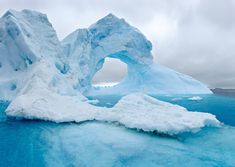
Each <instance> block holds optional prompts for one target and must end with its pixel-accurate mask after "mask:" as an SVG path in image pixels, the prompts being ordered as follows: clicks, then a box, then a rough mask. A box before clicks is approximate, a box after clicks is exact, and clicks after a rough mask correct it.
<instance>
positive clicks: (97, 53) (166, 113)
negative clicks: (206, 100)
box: [0, 10, 219, 134]
mask: <svg viewBox="0 0 235 167" xmlns="http://www.w3.org/2000/svg"><path fill="white" fill-rule="evenodd" d="M151 49H152V46H151V43H150V42H149V41H148V40H147V39H146V38H145V37H144V35H142V34H141V33H140V32H139V31H138V30H137V29H136V28H134V27H132V26H130V25H129V24H128V23H126V22H125V20H123V19H119V18H117V17H115V16H113V15H108V16H106V17H104V18H103V19H101V20H99V21H98V22H97V23H95V24H93V25H92V26H90V27H89V28H88V29H79V30H77V31H75V32H73V33H72V34H70V35H69V36H68V37H66V38H65V39H64V40H63V41H62V42H60V41H59V40H58V38H57V35H56V33H55V31H54V29H53V27H52V26H51V24H50V23H49V21H48V19H47V17H46V15H44V14H41V13H38V12H35V11H30V10H23V11H21V12H17V11H13V10H10V11H8V12H6V13H5V14H4V15H3V16H2V18H0V100H10V101H11V103H10V105H9V107H8V108H7V110H6V113H7V115H8V116H14V117H23V118H30V119H34V118H37V119H44V120H51V121H56V122H68V121H76V122H81V121H86V120H99V121H108V122H118V123H120V124H122V125H124V126H126V127H129V128H137V129H142V130H144V131H158V132H161V133H167V134H177V133H181V132H186V131H194V130H196V129H199V128H202V127H204V126H219V121H218V120H217V119H216V118H215V116H213V115H211V114H205V113H192V112H188V111H187V110H186V109H184V108H182V107H180V106H175V105H171V104H169V103H165V102H160V101H158V100H156V99H153V98H151V97H149V96H147V95H143V94H141V93H140V94H138V93H137V94H131V95H128V96H126V97H124V98H123V99H121V100H120V102H119V103H118V104H117V105H116V106H115V107H114V108H111V109H107V108H103V107H97V106H94V105H91V104H89V103H88V101H87V99H86V98H85V97H84V96H83V95H82V94H102V93H107V94H108V93H109V94H110V93H116V94H129V93H131V92H134V91H138V92H146V93H153V94H161V93H189V94H191V93H210V91H209V89H207V88H206V87H205V86H204V85H203V84H202V83H200V82H199V81H196V80H194V79H192V78H191V77H189V76H186V75H183V74H180V73H177V72H175V71H173V70H171V69H168V68H166V67H163V66H160V65H158V64H154V63H153V60H152V59H153V57H152V54H151ZM106 57H113V58H117V59H120V60H121V61H123V62H125V63H127V64H128V75H127V77H126V78H125V79H124V80H123V81H122V82H121V83H120V84H119V85H117V86H116V87H113V88H110V89H94V88H92V86H91V80H92V78H93V76H94V75H95V73H96V72H97V71H98V70H99V69H101V68H102V65H103V63H104V59H105V58H106ZM192 117H194V118H197V119H194V120H191V118H192ZM164 122H167V123H166V124H165V123H164Z"/></svg>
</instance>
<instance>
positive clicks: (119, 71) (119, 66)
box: [92, 57, 127, 87]
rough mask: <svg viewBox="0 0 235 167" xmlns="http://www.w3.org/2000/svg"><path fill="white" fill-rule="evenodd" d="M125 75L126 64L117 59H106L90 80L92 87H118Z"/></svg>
mask: <svg viewBox="0 0 235 167" xmlns="http://www.w3.org/2000/svg"><path fill="white" fill-rule="evenodd" d="M126 75H127V64H126V63H124V62H123V61H121V60H119V59H117V58H110V57H106V58H105V60H104V64H103V66H102V68H101V69H100V70H99V71H97V73H96V74H95V75H94V77H93V79H92V86H93V87H112V86H115V85H118V84H119V83H120V82H121V81H122V80H123V79H124V77H125V76H126Z"/></svg>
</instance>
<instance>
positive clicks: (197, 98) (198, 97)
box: [188, 96, 203, 101]
mask: <svg viewBox="0 0 235 167" xmlns="http://www.w3.org/2000/svg"><path fill="white" fill-rule="evenodd" d="M202 99H203V98H202V97H200V96H193V97H189V98H188V100H191V101H200V100H202Z"/></svg>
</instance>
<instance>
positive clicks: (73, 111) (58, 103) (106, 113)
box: [6, 81, 220, 135]
mask: <svg viewBox="0 0 235 167" xmlns="http://www.w3.org/2000/svg"><path fill="white" fill-rule="evenodd" d="M37 82H39V81H37ZM81 98H82V97H80V98H79V97H77V96H65V95H64V96H61V95H58V94H56V93H53V92H51V91H50V90H46V89H43V88H40V89H38V90H36V89H31V90H29V92H27V94H26V95H20V96H18V97H17V98H16V99H15V100H14V101H13V102H12V103H11V104H10V106H9V107H8V108H7V110H6V112H7V114H8V116H15V117H23V118H28V119H43V120H50V121H55V122H83V121H88V120H98V121H105V122H117V123H119V124H121V125H124V126H125V127H128V128H134V129H140V130H143V131H147V132H149V131H150V132H153V131H156V132H159V133H165V134H169V135H173V134H178V133H182V132H194V131H197V130H199V129H200V128H203V127H205V126H219V125H220V123H219V121H218V120H217V119H216V118H215V116H214V115H212V114H209V113H200V112H189V111H187V110H186V109H185V108H183V107H181V106H178V105H173V104H170V103H167V102H162V101H159V100H157V99H155V98H153V97H150V96H148V95H144V94H140V93H133V94H130V95H127V96H125V97H123V98H122V99H121V100H120V101H119V102H118V103H117V104H116V105H115V106H114V107H112V108H105V107H97V106H94V105H91V104H89V103H88V102H86V100H84V99H81Z"/></svg>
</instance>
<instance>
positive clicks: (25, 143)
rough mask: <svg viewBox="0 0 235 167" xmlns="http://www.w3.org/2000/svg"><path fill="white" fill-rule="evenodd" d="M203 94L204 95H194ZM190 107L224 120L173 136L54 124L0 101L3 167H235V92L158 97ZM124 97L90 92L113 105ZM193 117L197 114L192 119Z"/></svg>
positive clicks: (96, 124) (120, 128) (102, 126)
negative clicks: (11, 110) (10, 114)
mask: <svg viewBox="0 0 235 167" xmlns="http://www.w3.org/2000/svg"><path fill="white" fill-rule="evenodd" d="M192 96H200V97H201V98H202V100H189V98H190V97H192ZM154 97H156V98H158V99H160V100H164V101H167V102H171V103H174V104H179V105H182V106H184V107H186V108H187V109H188V110H190V111H202V112H209V113H212V114H214V115H216V117H217V118H218V119H219V120H220V121H221V122H223V123H224V125H223V126H222V127H220V128H204V129H202V130H201V131H199V132H197V133H185V134H180V135H177V136H173V137H169V136H168V137H167V136H163V135H159V134H154V133H145V132H140V131H136V130H131V129H127V128H125V127H123V126H119V125H116V124H111V123H102V122H96V121H89V122H84V123H80V124H79V123H61V124H57V123H52V122H46V121H38V120H15V119H12V118H7V117H6V115H5V113H4V110H5V109H6V107H7V105H8V102H0V167H14V166H15V167H25V166H27V167H44V166H49V167H60V166H61V167H64V166H65V167H67V166H68V167H73V166H75V167H76V166H78V167H80V166H81V167H83V166H84V167H93V166H95V167H106V166H107V167H111V166H114V167H120V166H129V167H152V166H153V167H155V166H164V167H168V166H169V167H184V166H185V167H207V166H208V167H233V166H235V97H232V96H231V97H229V96H221V95H177V96H170V95H168V96H154ZM120 98H121V97H120V96H100V97H89V99H98V100H99V103H98V104H96V105H99V106H106V107H112V106H113V105H114V104H116V103H117V102H118V100H119V99H120ZM192 119H193V118H192Z"/></svg>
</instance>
